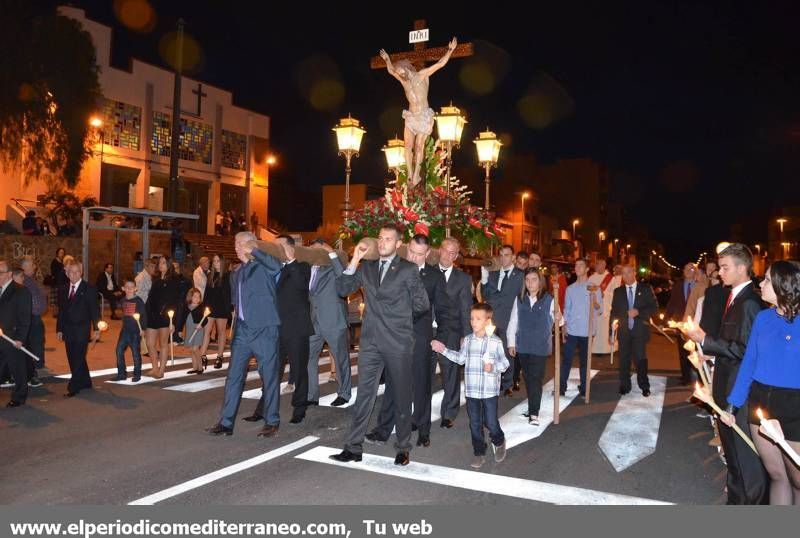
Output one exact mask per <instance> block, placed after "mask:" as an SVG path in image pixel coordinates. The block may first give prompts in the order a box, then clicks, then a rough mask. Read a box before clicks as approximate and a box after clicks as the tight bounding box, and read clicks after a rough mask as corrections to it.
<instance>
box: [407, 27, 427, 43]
mask: <svg viewBox="0 0 800 538" xmlns="http://www.w3.org/2000/svg"><path fill="white" fill-rule="evenodd" d="M428 39H429V30H428V29H427V28H425V29H423V30H412V31H410V32H408V42H409V43H422V42H424V41H428Z"/></svg>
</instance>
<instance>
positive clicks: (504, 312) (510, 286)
mask: <svg viewBox="0 0 800 538" xmlns="http://www.w3.org/2000/svg"><path fill="white" fill-rule="evenodd" d="M499 278H500V271H492V272H491V273H489V281H488V282H487V283H486V284H483V285H482V286H481V294H482V295H483V300H484V301H486V302H487V303H489V304H490V305H492V309H494V316H493V318H492V319H493V320H494V324H495V325H496V326H497V328H498V329H501V331H500V332H499V333H500V334H505V329H507V328H508V320H509V319H510V318H511V309H512V308H514V301H515V300H516V299H517V298H518V297H519V295H520V293H522V286H523V285H524V281H523V277H522V271H520V270H519V269H517V268H516V267H514V268H513V269H512V270H511V272H510V273H509V274H508V279H504V280H503V289H501V290H500V291H497V282H498V280H499Z"/></svg>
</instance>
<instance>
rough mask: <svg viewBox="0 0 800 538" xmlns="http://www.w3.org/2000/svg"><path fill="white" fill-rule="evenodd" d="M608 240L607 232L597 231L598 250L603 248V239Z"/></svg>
mask: <svg viewBox="0 0 800 538" xmlns="http://www.w3.org/2000/svg"><path fill="white" fill-rule="evenodd" d="M605 240H606V233H605V232H597V250H599V251H601V252H602V250H603V241H605Z"/></svg>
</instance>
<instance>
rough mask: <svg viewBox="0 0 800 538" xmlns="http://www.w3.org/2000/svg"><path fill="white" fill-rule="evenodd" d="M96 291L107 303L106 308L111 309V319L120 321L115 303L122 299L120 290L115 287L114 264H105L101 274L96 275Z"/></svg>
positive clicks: (117, 286)
mask: <svg viewBox="0 0 800 538" xmlns="http://www.w3.org/2000/svg"><path fill="white" fill-rule="evenodd" d="M95 286H97V291H98V292H100V295H102V296H103V299H105V300H106V302H108V307H109V308H110V309H111V319H120V318H119V317H118V316H117V302H119V300H120V297H122V288H120V287H119V285H117V279H116V278H114V264H113V263H107V264H106V266H105V267H104V268H103V272H102V273H100V274H99V275H97V280H96V281H95Z"/></svg>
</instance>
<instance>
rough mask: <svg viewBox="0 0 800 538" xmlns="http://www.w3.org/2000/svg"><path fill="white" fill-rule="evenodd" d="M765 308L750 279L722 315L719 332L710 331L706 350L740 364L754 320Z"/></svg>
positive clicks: (704, 348)
mask: <svg viewBox="0 0 800 538" xmlns="http://www.w3.org/2000/svg"><path fill="white" fill-rule="evenodd" d="M726 291H727V292H728V293H726V294H725V301H726V302H727V298H728V294H729V293H730V290H726ZM722 308H723V310H724V308H725V303H722ZM763 308H764V304H763V303H762V302H761V297H759V296H758V294H757V293H756V291H755V289H753V283H752V282H751V283H749V284H748V285H747V286H745V288H744V289H743V290H742V291H741V292H739V295H737V296H736V298H735V299H734V300H733V302H732V303H731V305H730V307H729V308H728V312H727V314H725V315H724V316H723V317H722V325H721V326H720V330H719V336H712V335H710V334H706V338H705V341H704V342H703V352H704V353H705V354H706V355H711V356H713V357H716V358H717V360H718V361H719V360H721V361H724V362H727V363H728V364H730V365H735V366H738V364H739V363H740V362H741V361H742V359H743V358H744V350H745V348H746V347H747V340H748V339H749V338H750V329H751V328H752V327H753V321H754V320H755V319H756V315H758V313H759V312H761V310H762V309H763ZM731 383H733V380H732V381H731ZM731 388H732V387H729V388H728V392H726V393H725V394H728V393H729V392H730V389H731Z"/></svg>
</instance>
